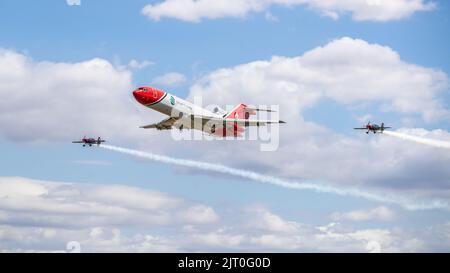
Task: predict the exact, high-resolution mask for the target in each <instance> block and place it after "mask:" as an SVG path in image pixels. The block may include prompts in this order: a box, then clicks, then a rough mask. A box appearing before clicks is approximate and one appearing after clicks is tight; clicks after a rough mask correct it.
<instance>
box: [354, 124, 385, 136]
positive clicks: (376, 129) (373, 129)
mask: <svg viewBox="0 0 450 273" xmlns="http://www.w3.org/2000/svg"><path fill="white" fill-rule="evenodd" d="M390 128H391V127H385V126H384V122H383V123H381V126H379V125H378V124H371V123H370V121H369V123H367V125H366V127H359V128H353V129H355V130H367V132H366V134H368V133H369V132H373V133H374V134H376V133H377V132H380V133H383V131H384V129H390Z"/></svg>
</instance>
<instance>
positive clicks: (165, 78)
mask: <svg viewBox="0 0 450 273" xmlns="http://www.w3.org/2000/svg"><path fill="white" fill-rule="evenodd" d="M185 82H186V76H184V75H183V74H181V73H177V72H170V73H167V74H164V75H161V76H158V77H156V78H154V79H153V80H152V83H153V84H158V85H163V86H167V87H176V86H180V85H182V84H183V83H185Z"/></svg>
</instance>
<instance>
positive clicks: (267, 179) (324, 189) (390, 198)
mask: <svg viewBox="0 0 450 273" xmlns="http://www.w3.org/2000/svg"><path fill="white" fill-rule="evenodd" d="M99 147H101V148H104V149H108V150H111V151H116V152H120V153H124V154H129V155H133V156H137V157H141V158H145V159H149V160H153V161H157V162H162V163H166V164H172V165H178V166H184V167H190V168H195V169H201V170H206V171H213V172H218V173H223V174H228V175H233V176H237V177H242V178H246V179H250V180H253V181H257V182H261V183H268V184H272V185H276V186H280V187H284V188H288V189H298V190H313V191H316V192H321V193H334V194H338V195H344V196H355V197H361V198H365V199H368V200H372V201H378V202H384V203H392V204H397V205H400V206H402V207H404V208H406V209H409V210H423V209H450V205H449V204H448V203H447V202H446V201H444V200H427V201H424V200H422V201H420V200H415V199H411V198H409V197H404V196H398V195H395V196H394V195H392V194H387V193H375V192H367V191H361V190H358V189H354V188H337V187H333V186H327V185H324V184H318V183H313V182H301V183H300V182H292V181H287V180H284V179H280V178H277V177H273V176H268V175H263V174H259V173H256V172H252V171H246V170H241V169H236V168H230V167H227V166H224V165H220V164H213V163H207V162H201V161H195V160H187V159H178V158H172V157H168V156H163V155H157V154H153V153H148V152H142V151H137V150H132V149H127V148H121V147H117V146H112V145H100V146H99Z"/></svg>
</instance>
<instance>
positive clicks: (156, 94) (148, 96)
mask: <svg viewBox="0 0 450 273" xmlns="http://www.w3.org/2000/svg"><path fill="white" fill-rule="evenodd" d="M165 94H166V93H165V92H163V91H161V90H158V89H156V88H152V87H140V88H138V89H136V90H134V91H133V96H134V98H135V99H136V100H137V101H138V102H139V103H141V104H143V105H147V106H148V105H150V104H155V103H158V102H159V101H161V100H162V99H163V98H164V95H165Z"/></svg>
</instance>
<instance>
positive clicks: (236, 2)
mask: <svg viewBox="0 0 450 273" xmlns="http://www.w3.org/2000/svg"><path fill="white" fill-rule="evenodd" d="M299 5H303V6H306V7H308V8H310V9H312V10H315V11H318V12H319V13H321V14H322V15H324V16H328V17H331V18H333V19H335V20H336V19H338V18H339V16H341V15H342V14H347V13H349V14H351V15H352V18H353V19H354V20H356V21H382V22H384V21H391V20H400V19H404V18H407V17H409V16H411V15H412V14H414V13H416V12H420V11H431V10H433V9H435V7H436V5H435V4H434V2H431V1H426V0H389V1H384V0H367V1H360V0H331V1H330V0H164V1H160V2H158V3H156V4H148V5H147V6H145V7H144V8H143V9H142V13H143V14H144V15H146V16H148V17H149V18H151V19H153V20H155V21H159V20H160V19H161V18H163V17H169V18H175V19H179V20H183V21H188V22H200V21H201V20H203V19H217V18H225V17H245V16H246V15H247V14H249V13H252V12H263V11H268V10H269V9H270V6H284V7H294V6H299Z"/></svg>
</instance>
